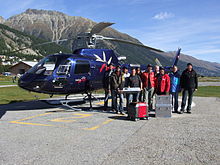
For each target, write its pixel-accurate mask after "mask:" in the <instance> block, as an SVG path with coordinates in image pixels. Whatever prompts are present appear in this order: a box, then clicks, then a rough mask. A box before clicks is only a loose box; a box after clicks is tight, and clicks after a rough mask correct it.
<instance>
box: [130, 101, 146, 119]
mask: <svg viewBox="0 0 220 165" xmlns="http://www.w3.org/2000/svg"><path fill="white" fill-rule="evenodd" d="M128 118H129V119H131V120H134V121H137V120H139V119H144V120H146V119H148V110H147V104H146V103H144V102H133V103H130V104H129V105H128Z"/></svg>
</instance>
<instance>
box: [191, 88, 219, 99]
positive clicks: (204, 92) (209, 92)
mask: <svg viewBox="0 0 220 165" xmlns="http://www.w3.org/2000/svg"><path fill="white" fill-rule="evenodd" d="M194 95H195V96H201V97H220V86H201V87H199V89H198V91H197V92H195V93H194Z"/></svg>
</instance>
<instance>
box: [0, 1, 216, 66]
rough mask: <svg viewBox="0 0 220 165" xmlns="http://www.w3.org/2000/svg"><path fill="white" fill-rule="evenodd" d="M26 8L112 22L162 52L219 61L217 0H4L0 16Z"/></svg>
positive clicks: (13, 13)
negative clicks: (180, 52)
mask: <svg viewBox="0 0 220 165" xmlns="http://www.w3.org/2000/svg"><path fill="white" fill-rule="evenodd" d="M1 1H3V0H1ZM28 8H34V9H47V10H57V11H61V12H64V13H66V14H68V15H71V16H82V17H86V18H89V19H92V20H94V21H96V22H100V21H110V22H115V23H116V24H115V25H113V28H115V29H116V30H119V31H120V32H124V33H127V34H129V35H131V36H133V37H135V38H137V39H139V40H140V41H141V42H142V43H144V44H146V45H149V46H152V47H156V48H159V49H162V50H165V51H170V50H176V49H177V48H178V47H181V48H182V52H183V53H185V54H189V55H192V56H194V57H196V58H199V59H203V60H208V61H213V62H220V1H219V0H196V1H193V0H130V1H129V0H53V1H51V0H7V1H3V2H1V6H0V16H3V17H4V18H8V17H10V16H12V15H15V14H19V13H21V12H23V11H25V10H26V9H28Z"/></svg>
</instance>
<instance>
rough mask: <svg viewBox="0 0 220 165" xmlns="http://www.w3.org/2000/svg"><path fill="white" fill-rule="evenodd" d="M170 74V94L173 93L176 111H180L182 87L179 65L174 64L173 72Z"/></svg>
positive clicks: (173, 103)
mask: <svg viewBox="0 0 220 165" xmlns="http://www.w3.org/2000/svg"><path fill="white" fill-rule="evenodd" d="M169 76H170V94H171V95H172V105H173V107H174V111H173V112H174V113H177V112H178V107H179V105H178V96H179V92H181V87H180V74H179V72H178V68H177V66H175V65H174V66H173V68H172V72H170V73H169Z"/></svg>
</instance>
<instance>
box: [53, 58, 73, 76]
mask: <svg viewBox="0 0 220 165" xmlns="http://www.w3.org/2000/svg"><path fill="white" fill-rule="evenodd" d="M71 64H72V63H71V61H69V60H67V61H66V62H65V63H64V64H63V65H59V67H58V70H57V74H68V73H69V72H70V68H71Z"/></svg>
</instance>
